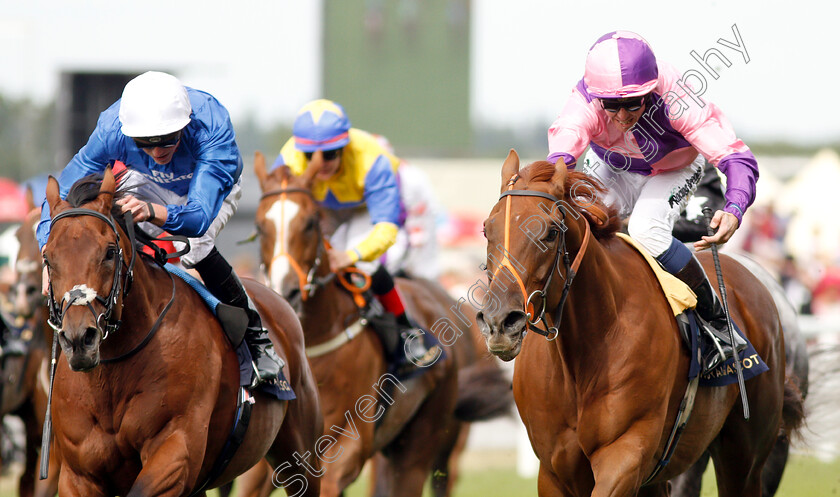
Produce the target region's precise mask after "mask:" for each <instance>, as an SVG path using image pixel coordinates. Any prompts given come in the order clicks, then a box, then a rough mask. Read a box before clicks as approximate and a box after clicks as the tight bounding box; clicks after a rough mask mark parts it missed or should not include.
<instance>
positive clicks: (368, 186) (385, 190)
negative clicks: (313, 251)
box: [331, 155, 400, 269]
mask: <svg viewBox="0 0 840 497" xmlns="http://www.w3.org/2000/svg"><path fill="white" fill-rule="evenodd" d="M364 198H365V204H366V205H367V209H368V214H369V215H370V220H371V223H373V229H371V231H370V233H369V234H368V236H367V237H365V239H364V240H362V241H361V242H360V243H358V244H357V245H356V246H355V247H350V248H348V249H347V251H346V253H345V255H346V259H345V258H344V257H339V256H335V255H333V256H331V262H335V263H337V264H340V263H347V265H349V264H352V263H355V262H357V261H373V260H376V259H377V258H379V257H380V256H382V254H384V253H385V252H386V251H387V250H388V249H389V248H391V246H392V245H393V244H394V242H396V240H397V232H398V231H399V226H398V224H397V223H398V222H399V216H400V190H399V186H398V185H397V178H396V174H395V173H394V170H393V165H392V164H391V161H390V160H389V159H388V158H387V157H386V156H384V155H381V156H379V157H378V158H377V160H376V161H375V162H374V164H373V165H372V166H371V168H370V170H369V171H368V172H367V174H366V175H365V192H364ZM333 269H337V268H336V267H333Z"/></svg>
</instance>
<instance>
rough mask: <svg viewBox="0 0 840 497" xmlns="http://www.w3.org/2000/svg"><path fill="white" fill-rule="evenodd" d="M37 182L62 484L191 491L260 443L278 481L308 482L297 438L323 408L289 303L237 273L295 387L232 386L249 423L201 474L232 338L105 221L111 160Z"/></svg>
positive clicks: (239, 465)
mask: <svg viewBox="0 0 840 497" xmlns="http://www.w3.org/2000/svg"><path fill="white" fill-rule="evenodd" d="M100 183H101V184H100ZM46 194H47V201H48V203H49V206H50V212H51V215H52V228H51V233H50V236H49V240H48V241H47V244H46V247H45V252H44V257H45V264H46V265H47V267H48V269H49V273H50V296H51V300H52V304H51V305H55V306H57V309H56V315H55V321H56V322H55V325H56V328H57V332H56V335H57V339H58V341H59V343H60V345H61V351H62V355H61V357H60V358H59V361H58V364H57V367H56V371H55V383H54V390H53V404H52V415H53V419H54V426H53V428H54V432H53V433H54V447H55V448H56V449H57V450H58V452H59V455H60V460H61V470H60V477H59V491H60V494H61V495H62V496H105V495H125V496H131V497H139V496H150V495H155V496H167V497H169V496H182V495H191V494H196V495H203V488H212V487H214V486H218V485H219V484H221V483H224V482H227V481H230V480H231V479H232V478H234V477H235V476H236V475H238V474H240V473H242V472H244V471H246V470H247V469H248V468H250V467H251V466H253V465H254V464H255V463H257V462H258V461H259V460H261V459H262V458H263V457H267V458H268V459H269V460H270V461H272V463H273V464H281V463H282V465H281V466H280V467H281V468H283V469H282V471H280V472H279V473H280V474H281V475H282V478H281V481H283V482H284V483H286V484H287V485H288V486H289V487H290V492H291V489H293V490H294V491H295V492H296V493H295V495H304V496H316V495H318V494H319V487H320V482H319V480H318V478H317V477H315V476H313V475H312V474H311V472H314V471H317V469H318V468H319V467H320V464H319V462H318V460H317V459H315V460H313V459H312V458H311V457H310V454H309V452H308V451H309V450H310V448H311V447H312V446H313V445H314V444H315V442H316V439H317V438H318V437H319V436H320V435H321V431H322V426H323V421H322V416H321V410H320V404H319V397H318V391H317V387H316V385H315V379H314V377H313V376H312V373H311V370H310V369H309V364H308V362H307V361H306V357H305V355H304V346H303V333H302V330H301V328H300V323H299V321H298V320H297V318H296V316H295V314H294V311H293V310H292V309H291V307H290V306H289V305H288V304H287V303H286V302H285V301H284V300H283V299H282V298H281V297H280V296H279V295H277V294H276V293H275V292H273V291H271V290H270V289H268V288H266V287H264V286H262V285H260V284H258V283H256V282H254V281H251V280H247V281H245V286H246V288H247V290H248V293H249V294H250V295H251V297H252V299H253V300H254V302H255V304H256V307H257V309H258V310H259V312H260V314H261V316H262V322H263V325H264V326H266V327H267V328H268V329H269V331H270V332H271V338H272V341H273V342H274V347H275V350H276V351H277V352H278V354H279V355H280V356H281V357H282V358H283V360H284V361H285V368H284V375H285V377H286V378H288V381H289V384H290V385H291V387H292V389H293V390H294V393H295V394H296V396H297V399H295V400H291V401H280V400H276V399H275V398H274V397H271V396H269V395H267V394H265V393H263V392H261V391H259V390H255V391H252V392H251V393H252V395H251V396H248V395H244V396H241V397H239V399H240V401H241V405H242V406H244V405H245V403H249V404H250V403H252V402H253V401H255V402H254V403H252V408H251V416H250V424H249V427H248V430H247V431H246V432H245V434H244V435H243V439H242V443H241V445H239V448H238V450H236V452H235V454H233V456H232V459H231V460H230V462H229V463H228V464H227V466H226V468H225V469H224V471H222V472H221V474H219V475H218V476H217V477H216V478H214V479H213V481H212V482H210V481H207V479H208V476H209V475H210V474H211V469H212V468H213V467H214V465H215V463H216V461H217V458H218V456H219V454H220V453H221V452H222V450H223V447H224V446H225V444H226V442H227V440H228V434H229V433H231V429H232V428H233V425H234V419H235V413H236V409H237V405H238V404H237V399H238V396H239V395H240V390H239V385H240V376H239V361H238V359H237V355H236V353H235V351H234V349H233V346H232V345H231V343H230V340H229V339H228V338H227V337H226V335H225V334H224V332H223V330H222V328H221V325H220V324H219V323H218V321H217V319H216V318H215V317H214V316H213V314H212V312H211V311H210V310H209V308H208V307H207V305H205V303H204V302H203V301H202V298H201V297H200V296H199V294H198V293H197V292H195V291H194V290H192V288H191V287H190V286H188V284H187V283H186V282H185V281H184V280H182V279H181V278H177V277H176V278H173V277H172V275H171V274H170V273H169V272H167V271H166V270H164V269H163V268H162V267H160V265H159V264H157V263H156V262H155V261H154V260H152V258H151V257H148V256H145V255H142V254H138V252H137V249H136V247H134V246H133V243H132V242H131V241H130V238H131V237H130V236H129V235H128V234H127V232H126V229H125V228H124V226H121V225H120V223H119V222H117V221H115V219H118V218H120V217H121V216H120V215H119V214H118V213H119V207H118V206H115V205H114V197H115V180H114V175H113V174H112V173H111V169H110V168H107V169H106V170H105V173H104V177H103V178H102V179H101V182H100V180H99V179H97V178H96V177H93V178H91V177H88V178H87V179H85V180H80V182H77V183H76V184H75V185H74V186H73V188H71V190H70V193H69V194H68V197H67V200H66V201H65V200H62V199H61V198H60V196H59V187H58V182H57V181H56V180H55V178H53V177H50V178H49V183H48V186H47V192H46ZM112 211H113V213H112ZM135 262H136V263H135ZM102 296H107V298H105V297H102ZM56 300H57V302H56ZM79 304H81V305H79ZM106 330H107V334H106V333H105V331H106ZM250 399H253V400H250ZM297 458H300V459H297ZM298 461H301V463H299V464H298V467H296V462H298ZM300 464H305V465H306V467H305V468H302V467H299V466H300ZM205 482H206V483H207V485H206V487H205V486H204V485H205Z"/></svg>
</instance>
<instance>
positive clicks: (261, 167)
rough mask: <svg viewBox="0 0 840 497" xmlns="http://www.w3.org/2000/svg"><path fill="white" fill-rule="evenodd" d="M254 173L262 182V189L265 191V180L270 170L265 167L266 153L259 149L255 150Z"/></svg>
mask: <svg viewBox="0 0 840 497" xmlns="http://www.w3.org/2000/svg"><path fill="white" fill-rule="evenodd" d="M254 173H255V174H256V175H257V179H258V180H259V182H260V189H261V190H262V191H263V192H264V191H265V180H266V179H267V178H268V171H267V170H266V168H265V155H263V153H262V152H260V151H259V150H257V151H256V152H254Z"/></svg>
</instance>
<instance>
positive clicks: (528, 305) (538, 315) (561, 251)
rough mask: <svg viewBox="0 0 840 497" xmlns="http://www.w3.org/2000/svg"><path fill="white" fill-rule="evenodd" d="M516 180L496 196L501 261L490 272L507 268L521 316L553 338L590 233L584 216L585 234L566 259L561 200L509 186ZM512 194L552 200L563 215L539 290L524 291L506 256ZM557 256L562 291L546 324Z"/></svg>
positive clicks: (555, 336)
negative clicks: (501, 219) (501, 209)
mask: <svg viewBox="0 0 840 497" xmlns="http://www.w3.org/2000/svg"><path fill="white" fill-rule="evenodd" d="M517 180H519V175H518V174H515V175H514V176H513V177H512V178H511V179H510V180H509V181H508V183H507V186H508V189H507V190H506V191H504V192H503V193H502V194H501V195H500V196H499V201H501V200H502V199H505V245H504V254H503V256H502V260H501V262H499V264H498V267H496V269H495V271H494V272H493V277H495V276H496V275H497V274H498V272H499V270H501V268H503V267H504V268H507V270H508V271H510V272H511V274H513V276H514V278H516V282H517V283H518V284H519V289H520V291H521V292H522V297H523V298H524V299H525V300H524V302H525V315H526V319H527V321H528V328H529V329H531V330H533V331H534V332H536V333H539V334H540V335H542V336H544V337H546V338H547V339H548V340H549V341H553V340H555V339H556V338H557V335H558V334H559V328H560V322H561V320H562V319H563V308H564V307H565V303H566V298H567V297H568V296H569V289H570V288H571V286H572V280H574V278H575V275H576V274H577V270H578V268H579V267H580V263H581V261H582V260H583V255H584V254H585V253H586V249H587V247H588V246H589V239H590V238H591V233H592V232H591V228H590V227H589V222H588V221H587V220H586V219H584V221H583V223H584V225H585V234H584V238H583V242H582V243H581V245H580V249H579V250H578V253H577V255H576V256H575V260H574V262H570V258H569V251H568V249H567V247H566V228H565V223H564V222H565V220H566V211H565V210H563V208H562V206H563V205H564V204H563V202H562V201H561V200H560V199H558V198H557V197H555V196H554V195H551V194H548V193H544V192H540V191H535V190H514V189H513V185H514V184H515V183H516V181H517ZM513 197H540V198H544V199H546V200H550V201H551V202H552V207H555V208H557V210H558V211H559V212H560V213H562V215H563V217H562V219H561V220H560V224H561V226H558V230H559V233H558V236H557V248H556V249H555V251H554V261H553V262H552V264H551V270H550V271H549V273H548V277H547V278H546V280H545V283H544V284H543V287H542V289H539V290H534V291H533V292H531V293H530V294H528V291H527V290H526V288H525V282H524V281H523V279H522V277H521V276H520V274H519V271H517V269H516V267H514V264H513V263H512V262H511V260H510V257H509V254H510V212H511V204H512V201H513ZM549 212H553V211H549ZM561 256H562V258H563V266H564V267H565V269H566V278H565V282H564V284H563V293H562V294H561V296H560V302H559V303H558V305H557V307H556V308H555V311H554V320H553V321H554V326H549V323H548V321H547V320H546V317H545V311H546V307H547V298H548V290H549V288H550V286H551V280H552V277H553V276H554V272H555V270H556V268H557V266H558V263H559V262H560V257H561ZM535 298H536V299H539V307H538V309H539V312H537V310H536V308H535V307H534V303H533V302H532V300H533V299H535ZM540 322H542V324H543V326H544V328H540V327H539V326H537V324H538V323H540Z"/></svg>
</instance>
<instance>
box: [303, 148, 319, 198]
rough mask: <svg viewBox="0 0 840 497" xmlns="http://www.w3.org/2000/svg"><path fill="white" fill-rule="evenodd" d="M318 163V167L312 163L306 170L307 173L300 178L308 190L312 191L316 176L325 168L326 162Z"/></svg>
mask: <svg viewBox="0 0 840 497" xmlns="http://www.w3.org/2000/svg"><path fill="white" fill-rule="evenodd" d="M316 153H317V152H316ZM317 162H318V165H317V166H316V165H314V164H313V162H310V163H309V167H307V168H306V171H304V172H303V174H302V175H301V177H300V178H301V180H303V184H304V186H305V187H306V188H309V189H312V182H313V181H315V175H317V174H318V171H320V170H321V167H323V166H324V161H322V160H321V161H317Z"/></svg>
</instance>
